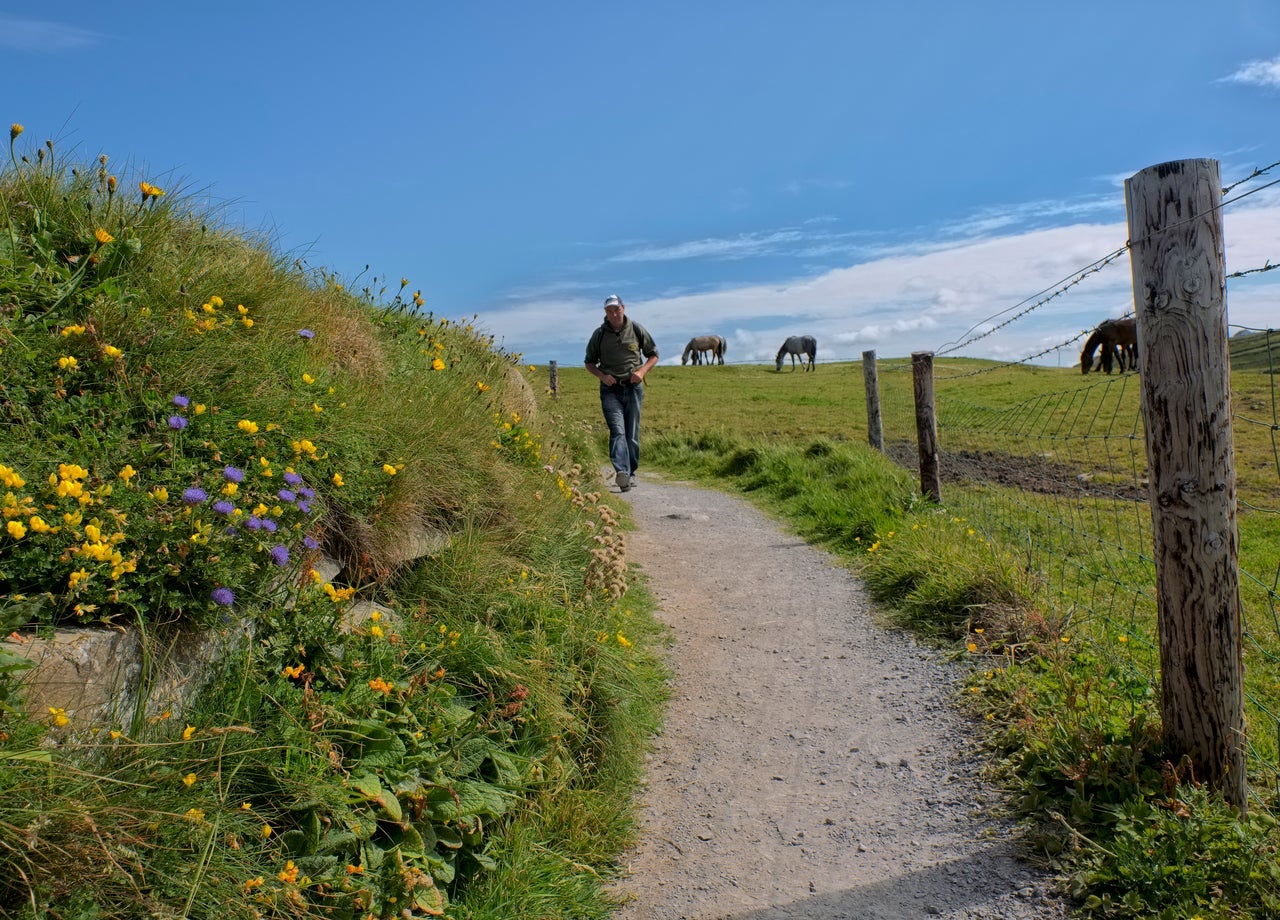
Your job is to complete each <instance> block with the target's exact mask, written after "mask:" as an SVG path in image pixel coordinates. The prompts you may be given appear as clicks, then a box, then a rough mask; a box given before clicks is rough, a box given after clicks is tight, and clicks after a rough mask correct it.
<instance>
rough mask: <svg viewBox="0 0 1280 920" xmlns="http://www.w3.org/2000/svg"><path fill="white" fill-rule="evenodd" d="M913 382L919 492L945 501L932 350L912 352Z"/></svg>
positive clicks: (927, 496) (933, 498) (936, 499)
mask: <svg viewBox="0 0 1280 920" xmlns="http://www.w3.org/2000/svg"><path fill="white" fill-rule="evenodd" d="M911 381H912V389H913V390H914V392H915V397H916V442H917V443H918V444H919V446H920V447H919V451H920V493H921V494H922V495H924V497H925V498H928V499H931V500H933V501H935V502H940V501H942V480H941V479H940V478H939V475H938V422H937V416H936V414H935V413H934V408H933V352H931V351H913V352H912V353H911Z"/></svg>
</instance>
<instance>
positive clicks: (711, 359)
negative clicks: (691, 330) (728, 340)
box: [680, 335, 725, 364]
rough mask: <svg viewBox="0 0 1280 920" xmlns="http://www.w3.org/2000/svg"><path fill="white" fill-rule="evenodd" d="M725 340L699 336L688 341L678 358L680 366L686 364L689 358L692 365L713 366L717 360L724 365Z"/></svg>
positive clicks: (715, 336)
mask: <svg viewBox="0 0 1280 920" xmlns="http://www.w3.org/2000/svg"><path fill="white" fill-rule="evenodd" d="M724 349H725V340H724V339H722V338H720V336H718V335H699V336H694V337H693V338H691V339H690V340H689V344H688V345H686V346H685V347H684V354H683V355H681V356H680V363H681V364H688V363H689V360H690V358H692V359H693V363H694V364H702V363H704V362H705V363H707V364H714V363H715V362H716V361H717V360H718V361H719V362H720V363H721V364H724Z"/></svg>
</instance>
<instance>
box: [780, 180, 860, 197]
mask: <svg viewBox="0 0 1280 920" xmlns="http://www.w3.org/2000/svg"><path fill="white" fill-rule="evenodd" d="M852 185H853V183H852V182H850V181H849V180H848V179H792V180H791V181H790V182H788V183H786V184H785V185H784V186H783V187H782V190H783V191H784V192H786V193H787V194H788V195H800V194H802V193H804V192H839V191H843V190H844V189H847V188H850V187H852Z"/></svg>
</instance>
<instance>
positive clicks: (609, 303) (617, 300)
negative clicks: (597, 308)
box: [604, 294, 623, 307]
mask: <svg viewBox="0 0 1280 920" xmlns="http://www.w3.org/2000/svg"><path fill="white" fill-rule="evenodd" d="M604 305H605V307H621V306H623V303H622V298H621V297H619V296H618V295H617V294H610V295H609V296H608V297H606V298H605V299H604Z"/></svg>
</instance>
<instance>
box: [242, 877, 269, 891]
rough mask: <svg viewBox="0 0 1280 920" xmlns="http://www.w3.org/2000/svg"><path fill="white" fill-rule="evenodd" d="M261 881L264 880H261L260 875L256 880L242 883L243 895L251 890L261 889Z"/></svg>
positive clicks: (252, 879)
mask: <svg viewBox="0 0 1280 920" xmlns="http://www.w3.org/2000/svg"><path fill="white" fill-rule="evenodd" d="M263 881H264V879H263V878H262V876H261V875H259V876H258V877H257V878H251V879H249V881H247V882H245V883H244V893H245V894H248V893H249V892H251V891H253V889H255V888H261V887H262V885H263Z"/></svg>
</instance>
